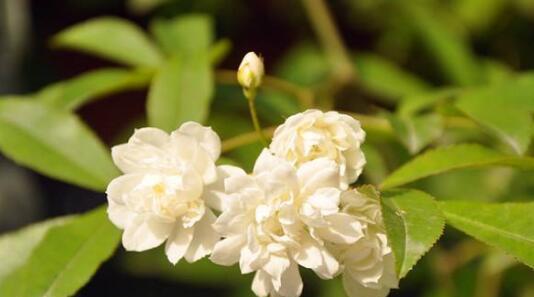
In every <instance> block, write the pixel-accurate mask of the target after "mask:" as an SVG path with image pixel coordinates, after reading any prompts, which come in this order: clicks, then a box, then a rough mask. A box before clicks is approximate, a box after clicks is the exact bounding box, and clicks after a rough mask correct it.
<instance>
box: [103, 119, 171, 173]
mask: <svg viewBox="0 0 534 297" xmlns="http://www.w3.org/2000/svg"><path fill="white" fill-rule="evenodd" d="M168 143H169V135H168V134H167V133H165V132H164V131H163V130H160V129H156V128H141V129H137V130H135V132H134V134H133V136H132V137H130V140H129V141H128V143H126V144H121V145H117V146H114V147H113V148H112V150H111V156H112V157H113V162H114V163H115V165H117V167H119V169H120V170H121V171H122V172H124V173H131V172H135V171H139V170H146V169H148V168H153V167H158V166H162V164H167V161H166V160H167V158H166V155H165V152H166V146H167V144H168Z"/></svg>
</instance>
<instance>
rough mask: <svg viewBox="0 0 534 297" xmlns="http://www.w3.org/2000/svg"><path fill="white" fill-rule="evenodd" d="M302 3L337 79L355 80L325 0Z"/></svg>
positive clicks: (347, 55) (343, 80) (306, 0)
mask: <svg viewBox="0 0 534 297" xmlns="http://www.w3.org/2000/svg"><path fill="white" fill-rule="evenodd" d="M302 4H303V5H304V7H305V8H306V11H307V13H308V16H309V19H310V22H311V23H312V25H313V28H314V29H315V32H316V33H317V35H318V37H319V40H320V42H321V44H322V46H323V48H324V50H325V52H326V54H327V55H328V58H329V60H330V63H331V64H332V67H333V68H334V75H335V76H336V79H337V80H338V81H339V82H342V83H345V82H348V81H349V80H351V79H352V80H354V79H355V78H356V73H355V70H354V68H353V67H352V63H351V59H350V57H349V54H348V52H347V49H346V47H345V45H344V44H343V41H342V39H341V36H340V34H339V32H338V31H337V29H336V26H335V24H334V21H333V19H332V15H331V14H330V11H329V10H328V7H327V6H326V4H325V2H324V0H302Z"/></svg>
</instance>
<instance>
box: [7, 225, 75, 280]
mask: <svg viewBox="0 0 534 297" xmlns="http://www.w3.org/2000/svg"><path fill="white" fill-rule="evenodd" d="M71 219H72V217H60V218H56V219H51V220H47V221H45V222H41V223H37V224H33V225H30V226H28V227H25V228H23V229H21V230H18V231H15V232H12V233H8V234H5V235H2V236H1V237H0V259H2V265H1V266H0V286H1V285H2V283H3V279H4V278H5V277H6V276H8V275H9V274H10V273H12V272H13V271H14V270H15V269H17V268H19V267H21V266H22V265H23V264H24V263H25V262H26V261H27V260H28V258H29V257H30V255H31V253H32V251H33V250H34V248H35V247H36V246H37V245H38V244H39V242H41V240H42V239H43V237H44V236H45V234H46V233H47V232H48V230H50V229H51V228H53V227H55V226H60V225H63V224H65V223H67V222H69V221H70V220H71Z"/></svg>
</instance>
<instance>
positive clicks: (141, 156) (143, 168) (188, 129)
mask: <svg viewBox="0 0 534 297" xmlns="http://www.w3.org/2000/svg"><path fill="white" fill-rule="evenodd" d="M220 146H221V144H220V139H219V137H218V136H217V134H215V132H213V131H212V130H211V128H207V127H203V126H201V125H199V124H197V123H194V122H187V123H184V124H183V125H182V126H181V127H180V128H179V129H178V130H176V131H174V132H172V133H171V134H170V135H169V134H167V133H166V132H164V131H162V130H159V129H156V128H142V129H138V130H136V131H135V133H134V135H133V136H132V137H131V138H130V139H129V141H128V143H126V144H121V145H118V146H115V147H113V149H112V156H113V161H114V162H115V164H116V165H117V166H118V167H119V169H120V170H121V171H122V172H124V175H122V176H119V177H117V178H115V179H114V180H113V181H111V183H110V184H109V186H108V188H107V191H106V193H107V197H108V201H109V206H108V214H109V218H110V219H111V221H112V222H113V223H114V224H115V225H116V226H117V227H119V228H120V229H124V233H123V236H122V243H123V245H124V247H125V249H126V250H129V251H144V250H148V249H151V248H154V247H157V246H159V245H160V244H162V243H163V242H164V241H167V242H166V245H165V253H166V254H167V257H168V259H169V261H170V262H172V263H177V262H178V261H179V260H180V259H181V258H182V257H185V259H186V260H187V261H188V262H194V261H196V260H198V259H200V258H202V257H204V256H206V255H207V254H209V253H210V252H211V250H212V248H213V246H214V245H215V243H216V242H217V241H218V240H219V238H220V237H219V235H218V234H217V233H216V232H215V230H214V229H213V227H212V223H213V222H215V219H216V217H215V215H214V214H213V213H212V211H211V210H210V209H209V208H208V207H207V205H206V202H205V199H207V198H208V197H209V198H211V199H212V200H213V197H211V196H213V195H212V194H213V193H211V191H210V188H208V187H207V185H210V184H214V182H215V181H216V179H217V171H218V170H217V168H216V167H215V160H217V159H218V158H219V154H220ZM223 169H224V168H223ZM221 170H222V169H219V171H221ZM223 171H224V170H223Z"/></svg>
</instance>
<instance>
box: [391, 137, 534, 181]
mask: <svg viewBox="0 0 534 297" xmlns="http://www.w3.org/2000/svg"><path fill="white" fill-rule="evenodd" d="M491 165H496V166H513V167H518V168H523V169H530V170H532V169H534V158H530V157H518V156H510V155H505V154H502V153H500V152H497V151H494V150H491V149H489V148H485V147H483V146H480V145H476V144H460V145H456V146H450V147H442V148H437V149H434V150H430V151H427V152H426V153H424V154H422V155H419V156H417V157H415V158H414V159H412V160H411V161H409V162H407V163H406V164H404V165H403V166H401V167H400V168H399V169H397V170H396V171H394V172H393V173H392V174H391V175H390V176H388V177H387V178H386V180H385V181H384V182H383V183H382V185H381V186H382V188H384V189H386V188H392V187H398V186H401V185H404V184H407V183H410V182H413V181H416V180H418V179H421V178H425V177H428V176H432V175H436V174H440V173H443V172H447V171H450V170H454V169H461V168H471V167H481V166H491Z"/></svg>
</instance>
